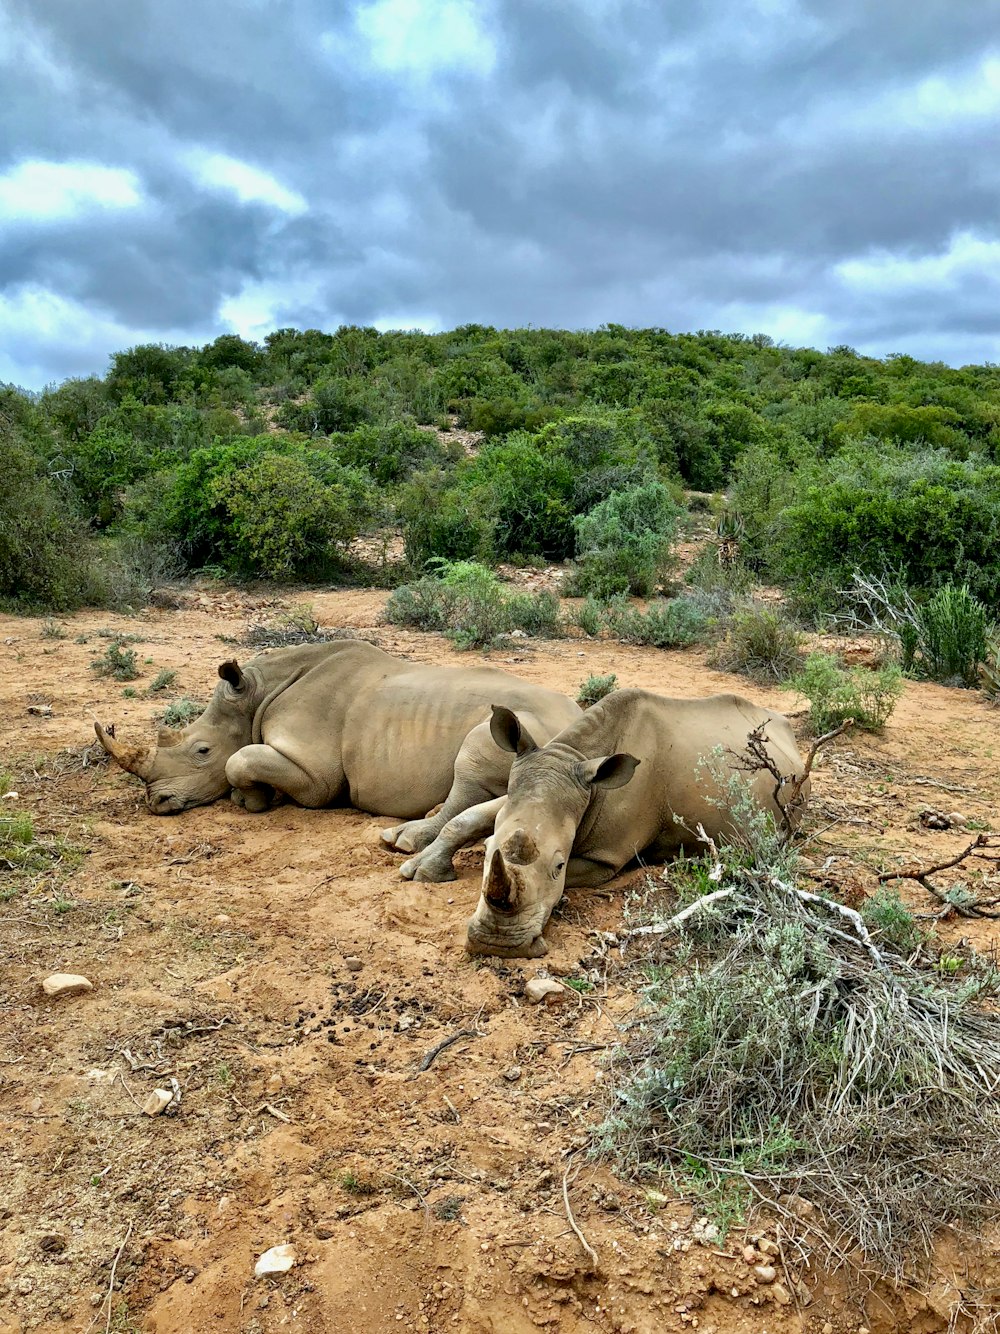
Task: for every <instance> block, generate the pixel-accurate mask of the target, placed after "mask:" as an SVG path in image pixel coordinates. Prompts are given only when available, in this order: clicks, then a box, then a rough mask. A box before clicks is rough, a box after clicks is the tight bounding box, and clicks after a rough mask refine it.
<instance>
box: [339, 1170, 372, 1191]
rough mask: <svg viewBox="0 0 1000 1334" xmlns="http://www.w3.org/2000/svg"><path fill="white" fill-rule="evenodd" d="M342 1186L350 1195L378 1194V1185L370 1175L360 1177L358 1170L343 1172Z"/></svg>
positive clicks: (341, 1176)
mask: <svg viewBox="0 0 1000 1334" xmlns="http://www.w3.org/2000/svg"><path fill="white" fill-rule="evenodd" d="M340 1186H341V1189H342V1190H346V1191H347V1193H348V1195H357V1196H364V1195H377V1194H378V1186H377V1185H376V1184H375V1182H374V1181H372V1180H371V1179H370V1178H369V1177H359V1176H358V1175H357V1173H356V1172H341V1174H340Z"/></svg>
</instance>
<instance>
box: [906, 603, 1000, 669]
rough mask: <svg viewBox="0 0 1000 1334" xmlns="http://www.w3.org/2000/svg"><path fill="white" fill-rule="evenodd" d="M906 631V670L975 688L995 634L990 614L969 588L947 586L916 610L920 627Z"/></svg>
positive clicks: (917, 623) (917, 622)
mask: <svg viewBox="0 0 1000 1334" xmlns="http://www.w3.org/2000/svg"><path fill="white" fill-rule="evenodd" d="M906 628H911V629H912V634H910V635H906V634H905V628H904V639H903V655H904V656H903V667H904V670H907V671H909V670H910V669H911V668H916V669H917V670H918V671H919V672H920V674H921V675H924V676H929V677H930V678H931V679H932V680H934V681H952V680H958V681H961V682H962V683H963V684H964V685H969V686H971V685H975V684H976V682H977V680H978V677H979V665H980V663H983V662H985V661H986V659H987V656H988V653H989V640H990V635H991V633H992V629H993V627H992V625H991V622H990V617H989V612H988V611H987V609H986V607H985V606H984V605H983V603H982V602H980V601H979V599H978V598H975V597H973V596H972V594H971V593H970V592H969V590H968V588H967V587H966V586H964V585H963V586H962V587H961V588H956V587H955V586H954V584H945V586H944V587H943V588H939V589H938V591H937V592H936V593H935V594H934V596H933V597H932V598H931V599H930V601H929V602H926V603H924V604H923V605H922V606H918V607H917V609H916V625H915V626H912V627H906Z"/></svg>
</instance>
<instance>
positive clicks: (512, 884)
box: [467, 690, 808, 958]
mask: <svg viewBox="0 0 1000 1334" xmlns="http://www.w3.org/2000/svg"><path fill="white" fill-rule="evenodd" d="M762 722H766V723H767V727H766V731H765V733H764V736H765V740H766V742H767V748H768V752H769V754H770V756H771V757H772V759H773V760H774V761H775V762H776V764H777V767H778V769H779V771H780V772H781V774H782V775H783V776H784V775H787V776H793V775H800V774H801V773H802V771H803V761H802V758H801V756H800V755H799V752H798V747H797V746H796V743H795V737H794V735H793V733H792V729H791V725H790V724H789V722H788V719H787V718H785V717H783V715H781V714H780V713H772V712H771V710H770V709H764V708H761V707H759V706H758V705H756V704H751V703H750V701H749V700H745V699H741V698H740V696H738V695H713V696H711V698H709V699H693V700H679V699H666V698H664V697H663V696H661V695H654V694H651V693H650V692H648V691H644V690H619V691H617V692H616V693H614V694H612V695H609V696H608V697H607V698H606V699H603V700H602V701H601V702H600V703H598V704H596V705H595V706H594V707H593V708H592V709H590V710H589V711H588V712H587V713H585V714H584V715H583V717H582V718H579V719H577V720H576V721H575V722H573V723H571V724H570V725H569V727H567V728H566V729H565V730H564V731H562V732H560V733H559V734H558V736H556V737H555V738H554V739H553V740H551V741H550V742H549V743H548V744H547V745H544V746H543V747H542V748H539V747H538V746H537V745H536V739H535V738H534V736H533V735H532V733H531V730H530V725H529V724H528V723H527V721H526V720H525V719H524V718H522V717H520V716H516V715H515V713H513V712H511V711H510V709H509V708H503V707H500V708H495V709H494V711H493V720H492V723H491V731H492V736H493V738H494V740H495V741H496V743H497V747H498V748H499V749H503V750H504V751H506V752H508V753H513V754H514V755H515V759H514V763H513V765H512V766H511V771H510V777H509V780H508V786H507V798H506V801H505V802H503V803H501V809H500V811H499V812H498V815H497V819H496V827H495V830H494V833H493V836H492V837H491V838H490V839H488V840H487V844H486V864H485V868H484V873H483V892H482V895H481V897H480V900H479V906H478V908H477V909H476V912H475V915H474V916H473V917H472V919H471V921H470V922H469V927H468V939H467V948H468V949H469V951H470V953H473V954H494V955H501V956H505V957H514V958H540V957H541V956H542V955H543V954H545V953H546V951H547V946H546V944H545V939H544V937H543V935H542V930H543V928H544V926H545V924H546V922H547V921H548V919H549V915H550V913H551V912H552V909H553V908H554V907H555V905H556V904H557V903H558V902H559V900H560V898H561V897H562V894H563V890H564V888H565V887H566V886H567V885H569V886H576V885H583V886H593V885H602V884H604V883H605V882H606V881H608V880H610V879H611V878H612V876H614V875H617V873H618V872H619V871H620V870H621V869H622V867H624V866H626V865H627V864H628V863H629V862H631V861H633V860H634V859H635V858H637V857H641V858H642V859H643V860H644V861H657V860H662V859H664V858H666V857H669V856H672V855H675V854H676V853H677V852H679V851H680V850H681V849H682V848H683V847H684V846H685V845H686V846H687V847H688V849H690V850H691V851H695V850H699V851H700V850H702V849H701V848H700V845H699V843H698V839H697V838H696V837H695V836H694V831H695V830H696V829H697V826H698V825H699V824H701V825H703V826H704V829H705V832H706V833H707V834H708V835H709V836H710V837H711V838H712V839H714V840H716V841H718V840H719V839H722V840H725V839H727V838H732V837H733V835H734V834H736V833H738V832H739V831H738V830H737V829H736V827H735V826H734V824H733V819H732V812H731V811H730V810H729V809H728V808H727V806H726V804H725V799H724V796H723V793H722V791H721V789H720V787H719V784H718V782H717V781H716V778H715V774H716V773H721V774H722V776H723V781H725V777H726V776H728V774H729V773H732V772H735V771H736V767H737V766H736V765H735V762H734V759H733V756H732V755H730V754H729V753H728V752H729V751H732V752H735V753H736V754H737V755H745V754H746V741H747V736H748V734H749V733H750V732H751V731H753V729H754V728H755V727H757V726H758V724H760V723H762ZM716 747H721V748H723V754H722V755H720V756H718V758H716V757H715V756H713V752H714V751H715V749H716ZM707 766H708V767H707ZM748 777H749V782H750V786H751V790H752V791H753V793H754V795H755V797H756V799H757V801H758V802H759V803H760V805H761V806H762V807H764V808H765V809H768V810H770V811H771V812H772V813H773V814H775V815H778V814H779V812H778V810H777V807H776V806H775V802H774V787H775V782H774V779H773V778H772V777H771V775H770V774H767V773H764V774H760V773H758V774H757V775H754V776H752V777H750V776H748ZM807 792H808V783H806V784H805V785H803V788H802V795H803V797H804V796H805V795H806V794H807ZM713 799H714V800H715V801H721V803H722V806H721V809H720V807H719V806H717V805H714V804H713ZM797 813H798V812H797V811H796V813H795V814H796V816H797Z"/></svg>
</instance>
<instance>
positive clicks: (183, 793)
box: [94, 660, 260, 815]
mask: <svg viewBox="0 0 1000 1334" xmlns="http://www.w3.org/2000/svg"><path fill="white" fill-rule="evenodd" d="M219 676H220V677H221V678H222V679H221V681H220V683H219V685H217V686H216V688H215V693H214V695H213V696H212V700H211V702H210V703H209V706H208V708H207V709H206V710H205V712H204V713H203V714H201V716H200V717H198V718H196V719H195V721H194V722H193V723H191V724H190V725H189V726H187V727H185V728H184V729H183V730H182V731H179V732H174V731H171V730H170V729H168V728H164V729H162V730H161V732H160V734H159V737H158V738H157V743H156V745H155V746H154V747H152V749H150V750H145V749H144V748H142V747H139V746H128V745H124V744H123V743H122V742H120V741H119V740H118V739H117V738H116V736H115V733H114V729H113V728H110V729H108V728H104V727H102V726H101V724H100V723H95V724H94V730H95V731H96V733H97V737H98V740H99V741H100V743H101V745H102V746H103V747H104V749H105V750H106V751H107V752H108V754H109V755H111V756H112V757H113V758H114V759H115V760H116V761H117V762H118V763H119V764H120V765H121V767H122V768H123V769H126V770H127V771H128V772H129V773H132V774H135V775H136V776H137V777H138V778H141V779H142V781H143V782H144V783H145V784H146V805H147V806H148V807H149V809H150V810H151V811H152V812H153V814H154V815H176V814H177V813H178V812H179V811H185V810H188V809H189V808H190V807H191V806H206V805H208V803H209V802H212V801H216V800H218V798H219V797H222V796H225V794H226V793H227V792H228V791H229V783H228V780H227V779H226V762H227V761H228V760H229V758H230V756H231V755H233V754H234V753H235V752H236V751H237V750H239V749H240V748H241V747H242V746H245V745H247V744H248V743H249V742H250V740H251V733H252V730H253V717H254V712H255V711H256V708H257V705H258V704H259V703H260V699H259V694H260V692H259V690H258V689H257V688H256V687H255V683H254V681H253V680H252V679H251V678H252V673H251V674H250V675H249V676H248V675H245V674H244V673H243V672H242V671H241V669H240V666H239V664H238V663H237V662H236V661H235V660H233V661H230V662H224V663H222V664H221V666H220V667H219Z"/></svg>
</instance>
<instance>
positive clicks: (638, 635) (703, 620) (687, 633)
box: [573, 596, 712, 648]
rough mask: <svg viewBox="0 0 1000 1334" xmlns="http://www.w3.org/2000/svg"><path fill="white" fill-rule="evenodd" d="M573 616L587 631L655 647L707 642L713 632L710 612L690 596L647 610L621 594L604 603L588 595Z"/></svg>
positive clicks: (585, 631) (654, 603)
mask: <svg viewBox="0 0 1000 1334" xmlns="http://www.w3.org/2000/svg"><path fill="white" fill-rule="evenodd" d="M573 620H574V622H575V623H576V624H577V625H578V626H579V627H580V629H581V630H583V632H584V633H585V634H589V635H593V636H597V635H599V634H601V633H604V634H607V635H608V636H609V637H610V638H611V639H620V640H621V641H622V642H623V643H627V644H648V645H650V646H651V647H652V648H687V647H688V646H689V645H691V644H698V643H702V642H704V640H705V639H706V638H707V637H708V636H709V635H710V634H711V632H712V618H711V616H710V615H709V614H708V612H707V611H706V610H705V607H704V606H703V605H702V603H701V602H700V601H699V600H698V599H696V598H689V597H679V598H672V599H671V600H670V601H669V602H667V601H663V602H653V603H651V604H650V605H649V607H648V608H647V610H646V611H640V610H639V608H638V607H635V606H633V605H632V603H630V602H629V601H628V599H627V598H626V597H622V596H618V597H614V598H611V599H610V600H609V601H608V602H605V603H599V602H597V601H596V600H595V599H593V598H588V599H587V600H586V602H584V604H583V605H582V606H581V607H578V608H577V610H576V612H575V613H574V614H573Z"/></svg>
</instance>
